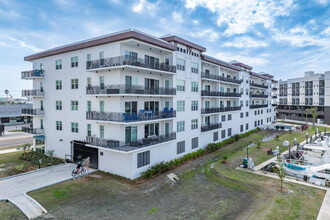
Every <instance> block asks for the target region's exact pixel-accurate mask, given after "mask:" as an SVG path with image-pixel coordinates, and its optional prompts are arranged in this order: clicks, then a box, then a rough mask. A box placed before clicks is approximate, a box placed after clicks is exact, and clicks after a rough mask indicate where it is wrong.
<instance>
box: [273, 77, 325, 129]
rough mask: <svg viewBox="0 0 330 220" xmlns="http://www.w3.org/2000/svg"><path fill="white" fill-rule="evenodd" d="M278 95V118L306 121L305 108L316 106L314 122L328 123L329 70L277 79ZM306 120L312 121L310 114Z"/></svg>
mask: <svg viewBox="0 0 330 220" xmlns="http://www.w3.org/2000/svg"><path fill="white" fill-rule="evenodd" d="M278 95H279V96H278V100H277V101H278V118H281V119H285V118H286V119H292V120H298V121H306V109H310V108H312V107H315V106H316V107H317V109H318V112H317V114H318V116H317V121H316V122H318V123H326V124H330V71H328V72H325V73H314V72H312V71H308V72H305V76H304V77H300V78H293V79H288V80H287V81H279V94H278ZM307 121H309V122H312V121H313V117H312V115H311V114H308V113H307Z"/></svg>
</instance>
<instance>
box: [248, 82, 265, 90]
mask: <svg viewBox="0 0 330 220" xmlns="http://www.w3.org/2000/svg"><path fill="white" fill-rule="evenodd" d="M250 86H253V87H258V88H262V89H268V86H265V85H262V84H258V83H253V82H251V83H250Z"/></svg>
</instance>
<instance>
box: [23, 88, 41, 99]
mask: <svg viewBox="0 0 330 220" xmlns="http://www.w3.org/2000/svg"><path fill="white" fill-rule="evenodd" d="M22 96H23V97H44V90H40V89H31V90H22Z"/></svg>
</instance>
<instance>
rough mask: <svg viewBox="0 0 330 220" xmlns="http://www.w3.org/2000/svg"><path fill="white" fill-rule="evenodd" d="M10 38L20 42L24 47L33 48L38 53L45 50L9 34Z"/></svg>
mask: <svg viewBox="0 0 330 220" xmlns="http://www.w3.org/2000/svg"><path fill="white" fill-rule="evenodd" d="M8 39H10V40H12V41H15V42H17V43H18V44H19V46H21V47H23V48H27V49H30V50H32V51H33V52H35V53H38V52H41V51H43V49H39V48H37V47H35V46H33V45H30V44H27V43H25V42H24V41H22V40H18V39H16V38H14V37H11V36H9V37H8Z"/></svg>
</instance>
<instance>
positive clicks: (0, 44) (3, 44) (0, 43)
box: [0, 41, 10, 47]
mask: <svg viewBox="0 0 330 220" xmlns="http://www.w3.org/2000/svg"><path fill="white" fill-rule="evenodd" d="M0 46H4V47H9V46H10V45H8V44H6V43H5V42H2V41H0Z"/></svg>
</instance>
